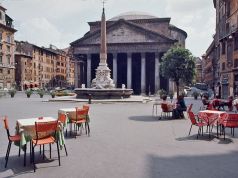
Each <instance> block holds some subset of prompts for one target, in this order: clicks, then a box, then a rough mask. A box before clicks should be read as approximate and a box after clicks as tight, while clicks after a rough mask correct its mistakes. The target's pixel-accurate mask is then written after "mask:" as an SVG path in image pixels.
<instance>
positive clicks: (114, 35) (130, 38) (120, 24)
mask: <svg viewBox="0 0 238 178" xmlns="http://www.w3.org/2000/svg"><path fill="white" fill-rule="evenodd" d="M154 42H158V43H159V42H160V43H163V42H174V40H172V39H170V38H167V37H165V36H163V35H161V34H158V33H155V32H153V31H150V30H148V29H145V28H142V27H140V26H138V25H136V24H133V23H131V22H127V21H125V20H118V21H117V22H115V23H114V24H112V25H110V26H108V27H107V43H108V44H113V43H115V44H118V43H154ZM74 43H77V44H100V30H98V31H96V32H93V33H92V34H90V33H89V34H87V35H85V36H84V37H83V38H81V39H79V40H77V41H75V42H74Z"/></svg>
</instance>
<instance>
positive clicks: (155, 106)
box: [152, 98, 161, 116]
mask: <svg viewBox="0 0 238 178" xmlns="http://www.w3.org/2000/svg"><path fill="white" fill-rule="evenodd" d="M159 105H161V100H160V99H159V98H155V101H154V104H153V109H152V116H154V113H155V116H157V113H158V106H159Z"/></svg>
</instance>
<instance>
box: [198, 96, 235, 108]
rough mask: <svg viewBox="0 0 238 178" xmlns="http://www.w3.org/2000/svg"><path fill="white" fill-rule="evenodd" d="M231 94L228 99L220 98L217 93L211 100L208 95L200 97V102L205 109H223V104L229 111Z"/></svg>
mask: <svg viewBox="0 0 238 178" xmlns="http://www.w3.org/2000/svg"><path fill="white" fill-rule="evenodd" d="M233 99H234V98H233V96H229V97H228V99H226V100H224V99H223V100H222V99H220V96H219V95H216V96H215V98H214V99H213V100H209V98H208V96H206V95H204V96H203V97H202V103H203V105H204V106H205V107H206V108H205V109H217V110H225V106H226V107H227V108H228V110H229V111H232V110H233Z"/></svg>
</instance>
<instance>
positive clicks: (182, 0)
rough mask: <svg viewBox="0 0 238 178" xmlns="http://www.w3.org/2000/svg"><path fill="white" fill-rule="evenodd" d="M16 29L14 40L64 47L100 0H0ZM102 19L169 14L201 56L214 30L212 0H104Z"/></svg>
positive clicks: (92, 17) (93, 17) (94, 15)
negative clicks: (123, 15) (133, 15)
mask: <svg viewBox="0 0 238 178" xmlns="http://www.w3.org/2000/svg"><path fill="white" fill-rule="evenodd" d="M0 2H1V4H2V5H3V6H4V7H5V8H6V9H7V14H8V15H9V16H10V17H11V18H12V19H13V20H14V27H15V29H17V30H18V31H17V32H16V34H15V39H16V40H21V41H28V42H30V43H33V44H36V45H38V46H45V47H48V46H49V44H53V45H55V46H57V47H58V48H66V47H68V46H69V43H71V42H73V41H75V40H77V39H79V38H81V37H82V36H83V35H84V34H85V33H86V32H87V31H88V30H89V25H88V23H87V22H92V21H97V20H100V18H101V12H102V0H0ZM105 9H106V18H107V19H110V18H112V17H114V16H117V15H119V14H121V13H125V12H129V11H139V12H145V13H149V14H151V15H154V16H157V17H162V18H163V17H171V22H170V23H171V24H173V25H175V26H177V27H178V28H181V29H183V30H185V31H186V32H187V34H188V38H187V40H186V48H188V49H189V50H190V51H191V52H192V53H193V55H194V56H196V57H201V56H202V55H203V54H204V53H205V52H206V49H207V48H208V47H209V45H210V44H211V42H212V36H213V34H214V33H215V8H214V6H213V1H212V0H106V4H105Z"/></svg>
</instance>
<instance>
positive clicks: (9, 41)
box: [7, 35, 11, 43]
mask: <svg viewBox="0 0 238 178" xmlns="http://www.w3.org/2000/svg"><path fill="white" fill-rule="evenodd" d="M7 42H8V43H11V36H10V35H7Z"/></svg>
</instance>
